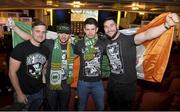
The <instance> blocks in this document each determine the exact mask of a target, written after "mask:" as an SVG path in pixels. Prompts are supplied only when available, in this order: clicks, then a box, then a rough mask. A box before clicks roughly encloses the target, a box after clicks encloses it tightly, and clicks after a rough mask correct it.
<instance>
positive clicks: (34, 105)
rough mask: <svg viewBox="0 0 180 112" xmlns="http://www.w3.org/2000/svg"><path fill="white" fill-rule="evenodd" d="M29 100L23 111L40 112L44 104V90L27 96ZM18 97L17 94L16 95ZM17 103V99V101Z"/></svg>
mask: <svg viewBox="0 0 180 112" xmlns="http://www.w3.org/2000/svg"><path fill="white" fill-rule="evenodd" d="M26 96H27V99H28V103H27V104H26V105H25V106H24V108H23V109H22V110H24V111H27V110H29V111H33V110H39V108H40V105H41V103H42V102H43V89H41V90H40V91H39V92H37V93H35V94H32V95H26ZM15 97H16V94H15ZM15 101H16V102H17V98H16V100H15Z"/></svg>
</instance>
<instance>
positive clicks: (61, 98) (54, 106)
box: [47, 81, 71, 111]
mask: <svg viewBox="0 0 180 112" xmlns="http://www.w3.org/2000/svg"><path fill="white" fill-rule="evenodd" d="M61 85H62V88H63V89H62V90H58V91H54V90H50V89H49V88H47V98H48V102H49V105H50V108H51V110H53V111H56V110H62V111H67V110H68V104H69V98H70V93H71V89H70V85H69V84H67V83H66V81H62V84H61Z"/></svg>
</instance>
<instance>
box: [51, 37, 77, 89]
mask: <svg viewBox="0 0 180 112" xmlns="http://www.w3.org/2000/svg"><path fill="white" fill-rule="evenodd" d="M73 61H74V53H73V49H72V46H71V43H70V42H69V41H68V43H67V69H68V70H67V71H68V79H67V83H68V84H70V83H71V82H72V73H73ZM61 67H62V50H61V44H60V42H59V38H57V39H56V40H55V43H54V48H53V52H52V59H51V72H50V89H51V90H61V89H62V87H61V79H62V69H61Z"/></svg>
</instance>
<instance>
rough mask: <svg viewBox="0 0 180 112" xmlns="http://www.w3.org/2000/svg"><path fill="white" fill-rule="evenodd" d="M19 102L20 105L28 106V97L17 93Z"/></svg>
mask: <svg viewBox="0 0 180 112" xmlns="http://www.w3.org/2000/svg"><path fill="white" fill-rule="evenodd" d="M17 101H18V102H19V103H24V104H27V102H28V99H27V97H26V95H25V94H23V93H17Z"/></svg>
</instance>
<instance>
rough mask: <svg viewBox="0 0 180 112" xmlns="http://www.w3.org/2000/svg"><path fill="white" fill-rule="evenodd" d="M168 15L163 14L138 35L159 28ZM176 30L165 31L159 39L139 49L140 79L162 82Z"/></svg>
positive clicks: (148, 42)
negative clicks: (155, 27)
mask: <svg viewBox="0 0 180 112" xmlns="http://www.w3.org/2000/svg"><path fill="white" fill-rule="evenodd" d="M167 14H168V13H163V14H161V15H159V16H158V17H156V18H155V19H153V20H152V21H151V22H150V23H149V24H147V25H145V26H144V27H142V28H140V29H139V30H138V31H137V33H140V32H143V31H146V30H147V29H149V28H151V27H154V26H158V25H160V24H162V23H164V22H165V17H166V15H167ZM173 35H174V28H173V27H172V28H170V29H169V30H167V31H165V32H164V33H163V34H162V35H161V36H160V37H159V38H156V39H153V40H151V41H146V42H144V43H143V44H142V45H141V46H138V47H137V66H136V69H137V75H138V78H140V79H144V80H147V81H152V82H161V81H162V78H163V75H164V72H165V70H166V66H167V63H168V59H169V55H170V50H171V46H172V42H173Z"/></svg>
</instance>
